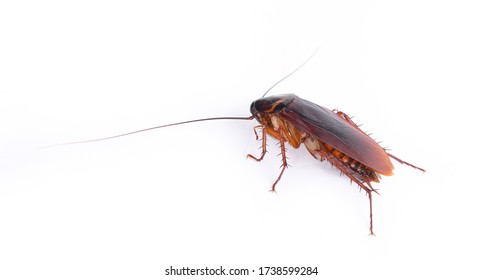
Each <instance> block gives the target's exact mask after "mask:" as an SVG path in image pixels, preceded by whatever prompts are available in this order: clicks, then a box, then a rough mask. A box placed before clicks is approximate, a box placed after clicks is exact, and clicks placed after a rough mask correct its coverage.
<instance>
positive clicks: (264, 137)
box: [247, 125, 267, 161]
mask: <svg viewBox="0 0 483 280" xmlns="http://www.w3.org/2000/svg"><path fill="white" fill-rule="evenodd" d="M258 127H262V154H261V155H260V157H259V158H256V157H254V156H253V155H252V154H248V155H247V158H252V159H254V160H256V161H262V159H263V157H264V156H265V154H266V153H267V129H266V128H265V127H263V126H261V125H257V126H255V127H254V129H253V131H254V132H255V136H256V139H257V140H258V134H257V131H256V129H257V128H258Z"/></svg>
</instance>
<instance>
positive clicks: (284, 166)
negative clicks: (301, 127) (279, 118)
mask: <svg viewBox="0 0 483 280" xmlns="http://www.w3.org/2000/svg"><path fill="white" fill-rule="evenodd" d="M277 132H278V134H280V139H279V140H280V150H281V153H280V155H281V156H282V166H281V167H282V171H281V172H280V175H278V178H277V180H276V181H275V183H273V185H272V190H271V191H272V192H275V186H276V185H277V183H278V181H280V179H281V178H282V174H283V172H284V171H285V169H287V167H288V163H287V155H286V150H285V140H284V131H283V129H281V128H279V129H278V131H277Z"/></svg>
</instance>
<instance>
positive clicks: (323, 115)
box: [280, 95, 394, 176]
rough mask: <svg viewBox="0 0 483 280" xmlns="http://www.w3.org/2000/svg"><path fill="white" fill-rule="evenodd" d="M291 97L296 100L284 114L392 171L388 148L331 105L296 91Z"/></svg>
mask: <svg viewBox="0 0 483 280" xmlns="http://www.w3.org/2000/svg"><path fill="white" fill-rule="evenodd" d="M289 98H290V99H292V98H293V101H292V102H290V103H289V104H288V105H287V106H286V107H285V108H284V110H282V111H281V112H280V116H281V117H283V118H284V119H286V120H288V121H289V122H291V123H293V124H294V125H295V126H296V127H297V128H299V129H300V130H302V131H304V132H306V133H308V134H310V135H311V136H312V137H313V138H315V139H318V140H320V141H321V142H324V143H326V144H329V145H330V146H332V147H334V148H335V149H337V150H339V151H341V152H342V153H344V154H346V155H347V156H349V157H351V158H353V159H355V160H357V161H359V162H361V163H362V164H364V165H366V166H367V167H369V168H371V169H373V170H374V171H376V172H378V173H381V174H382V175H386V176H390V175H392V170H393V169H394V167H393V165H392V163H391V161H390V159H389V157H388V155H387V153H386V151H385V150H384V149H383V148H381V146H379V144H377V143H376V141H374V140H373V139H372V138H371V137H369V136H368V135H367V134H365V133H364V132H362V131H361V130H360V129H358V128H356V127H354V126H353V125H352V124H350V123H349V122H347V121H346V120H344V119H343V118H342V117H340V116H339V115H337V114H336V113H334V112H333V111H331V110H329V109H326V108H324V107H322V106H319V105H317V104H315V103H312V102H310V101H307V100H304V99H302V98H299V97H298V96H296V95H291V96H290V97H289Z"/></svg>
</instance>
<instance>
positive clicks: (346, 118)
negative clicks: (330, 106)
mask: <svg viewBox="0 0 483 280" xmlns="http://www.w3.org/2000/svg"><path fill="white" fill-rule="evenodd" d="M332 111H333V112H334V113H336V114H337V115H338V116H339V117H341V118H343V119H344V120H345V121H346V122H348V123H349V124H350V125H352V126H353V127H355V128H357V129H359V130H360V131H362V132H364V131H363V130H362V129H360V128H359V125H357V124H356V123H355V122H353V121H352V118H351V117H349V115H347V114H346V113H344V112H341V111H338V110H335V109H334V110H332ZM364 133H365V132H364ZM365 134H367V133H365ZM367 135H368V134H367Z"/></svg>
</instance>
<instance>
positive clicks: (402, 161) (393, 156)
mask: <svg viewBox="0 0 483 280" xmlns="http://www.w3.org/2000/svg"><path fill="white" fill-rule="evenodd" d="M386 154H387V155H388V156H390V157H391V158H393V159H394V160H396V161H398V162H399V163H401V164H405V165H408V166H411V167H412V168H416V169H418V170H421V171H423V172H426V170H424V169H422V168H421V167H417V166H416V165H413V164H410V163H409V162H406V161H404V160H402V159H400V158H398V157H396V156H395V155H392V154H390V153H388V152H387V151H386Z"/></svg>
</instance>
